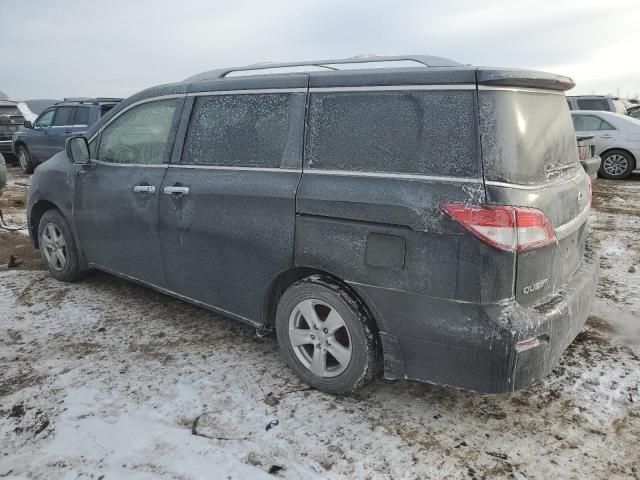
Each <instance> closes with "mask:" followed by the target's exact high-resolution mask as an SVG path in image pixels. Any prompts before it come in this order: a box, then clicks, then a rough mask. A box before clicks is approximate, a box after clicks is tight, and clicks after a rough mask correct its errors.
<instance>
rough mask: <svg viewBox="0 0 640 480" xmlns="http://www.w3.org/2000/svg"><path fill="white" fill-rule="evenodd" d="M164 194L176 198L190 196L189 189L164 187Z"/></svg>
mask: <svg viewBox="0 0 640 480" xmlns="http://www.w3.org/2000/svg"><path fill="white" fill-rule="evenodd" d="M163 192H164V193H166V194H167V195H176V196H180V195H188V194H189V187H175V186H174V187H164V190H163Z"/></svg>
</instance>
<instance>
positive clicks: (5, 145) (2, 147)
mask: <svg viewBox="0 0 640 480" xmlns="http://www.w3.org/2000/svg"><path fill="white" fill-rule="evenodd" d="M0 153H13V141H11V140H0Z"/></svg>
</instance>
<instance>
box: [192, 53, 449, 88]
mask: <svg viewBox="0 0 640 480" xmlns="http://www.w3.org/2000/svg"><path fill="white" fill-rule="evenodd" d="M401 61H412V62H416V63H421V64H422V65H423V66H425V67H458V66H460V65H461V64H459V63H457V62H454V61H453V60H449V59H448V58H442V57H433V56H430V55H397V56H378V55H357V56H355V57H350V58H334V59H329V60H308V61H303V62H285V63H270V62H265V63H256V64H253V65H246V66H244V67H230V68H219V69H216V70H209V71H207V72H202V73H199V74H197V75H193V76H191V77H188V78H186V79H185V81H190V82H197V81H201V80H212V79H215V78H225V77H226V76H227V75H228V74H230V73H232V72H247V71H253V70H267V69H272V68H293V67H320V68H327V69H330V70H340V69H339V68H336V67H334V66H333V65H340V64H349V63H376V62H401Z"/></svg>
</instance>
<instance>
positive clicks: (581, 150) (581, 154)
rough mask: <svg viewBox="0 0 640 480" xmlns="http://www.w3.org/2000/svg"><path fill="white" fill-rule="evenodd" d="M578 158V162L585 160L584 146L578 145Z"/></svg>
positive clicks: (585, 149)
mask: <svg viewBox="0 0 640 480" xmlns="http://www.w3.org/2000/svg"><path fill="white" fill-rule="evenodd" d="M578 157H579V158H580V160H586V159H587V147H585V146H584V145H578Z"/></svg>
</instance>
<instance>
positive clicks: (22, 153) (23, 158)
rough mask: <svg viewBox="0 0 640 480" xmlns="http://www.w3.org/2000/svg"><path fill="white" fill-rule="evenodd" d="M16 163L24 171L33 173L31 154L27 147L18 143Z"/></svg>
mask: <svg viewBox="0 0 640 480" xmlns="http://www.w3.org/2000/svg"><path fill="white" fill-rule="evenodd" d="M17 153H18V163H19V164H20V168H21V169H22V171H23V172H24V173H33V170H34V168H35V167H34V166H33V162H32V161H31V154H29V150H27V147H24V146H22V145H20V146H19V147H18V151H17Z"/></svg>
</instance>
